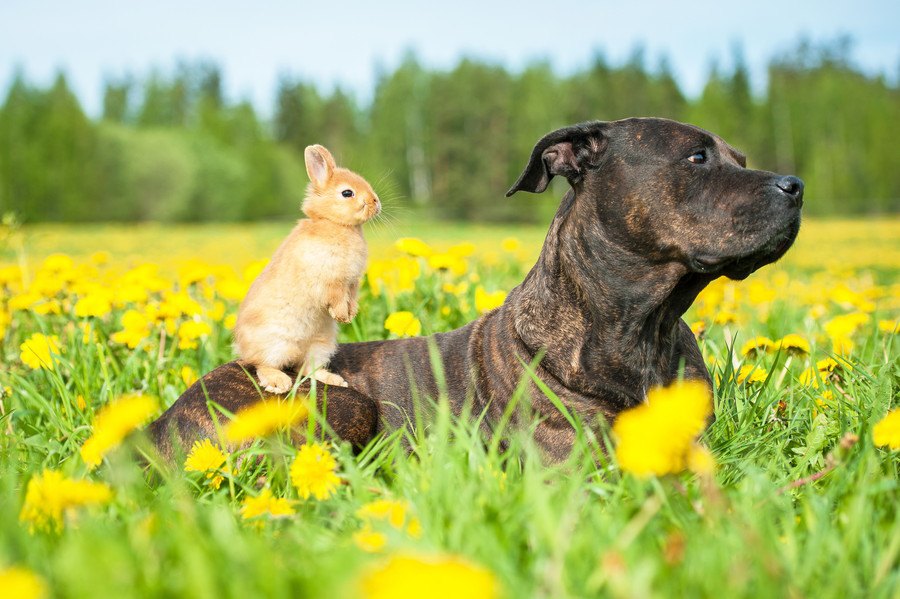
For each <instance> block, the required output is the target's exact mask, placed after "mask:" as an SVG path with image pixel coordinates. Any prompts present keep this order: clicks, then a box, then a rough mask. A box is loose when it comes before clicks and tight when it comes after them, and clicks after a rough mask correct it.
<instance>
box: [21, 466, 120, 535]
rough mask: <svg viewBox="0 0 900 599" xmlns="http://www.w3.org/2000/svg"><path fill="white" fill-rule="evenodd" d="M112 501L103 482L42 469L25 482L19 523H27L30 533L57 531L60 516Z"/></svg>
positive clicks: (108, 489) (61, 523)
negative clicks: (69, 476)
mask: <svg viewBox="0 0 900 599" xmlns="http://www.w3.org/2000/svg"><path fill="white" fill-rule="evenodd" d="M111 498H112V491H111V490H110V488H109V487H108V486H106V485H105V484H103V483H95V482H92V481H87V480H77V479H71V478H66V477H65V476H63V475H62V473H61V472H57V471H56V470H44V471H43V472H42V473H41V474H38V475H35V476H34V477H32V478H31V480H29V481H28V487H27V488H26V489H25V503H24V504H23V505H22V511H21V512H19V520H21V521H22V522H28V523H29V526H30V529H31V531H32V532H34V530H35V529H38V530H53V531H59V530H60V529H61V528H62V525H63V516H64V515H66V514H68V513H71V512H73V511H74V510H75V508H78V507H81V506H87V505H99V504H102V503H106V502H108V501H109V500H110V499H111Z"/></svg>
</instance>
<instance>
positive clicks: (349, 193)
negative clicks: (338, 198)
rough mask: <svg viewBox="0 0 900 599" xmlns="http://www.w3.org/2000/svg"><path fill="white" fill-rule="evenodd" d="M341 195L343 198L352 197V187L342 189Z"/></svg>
mask: <svg viewBox="0 0 900 599" xmlns="http://www.w3.org/2000/svg"><path fill="white" fill-rule="evenodd" d="M341 195H342V196H344V197H345V198H352V197H353V190H352V189H345V190H344V191H342V192H341Z"/></svg>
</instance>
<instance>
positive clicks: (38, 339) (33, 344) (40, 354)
mask: <svg viewBox="0 0 900 599" xmlns="http://www.w3.org/2000/svg"><path fill="white" fill-rule="evenodd" d="M19 349H20V350H22V351H21V353H20V354H19V357H20V358H21V359H22V362H24V363H25V365H26V366H28V367H29V368H31V369H32V370H38V369H40V368H46V369H47V370H53V356H58V355H59V354H60V346H59V337H57V336H56V335H43V334H41V333H34V334H33V335H31V337H29V338H28V339H27V340H26V341H25V342H24V343H22V344H21V345H20V346H19Z"/></svg>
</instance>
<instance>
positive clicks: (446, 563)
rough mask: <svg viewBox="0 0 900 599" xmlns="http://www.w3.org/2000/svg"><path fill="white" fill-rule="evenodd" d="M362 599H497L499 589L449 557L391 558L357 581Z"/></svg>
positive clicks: (488, 575)
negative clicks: (463, 598) (462, 598)
mask: <svg viewBox="0 0 900 599" xmlns="http://www.w3.org/2000/svg"><path fill="white" fill-rule="evenodd" d="M359 586H360V591H361V596H362V597H364V598H365V599H420V598H421V597H428V598H429V599H459V598H460V597H465V598H466V599H497V598H498V597H500V585H499V583H498V582H497V578H496V577H495V576H494V574H493V573H492V572H491V571H490V570H487V569H486V568H484V567H482V566H479V565H477V564H473V563H471V562H469V561H468V560H465V559H463V558H461V557H457V556H452V555H438V556H416V555H404V554H399V555H393V556H391V557H389V558H387V559H386V560H385V561H384V562H382V563H380V564H378V565H377V566H375V567H374V568H372V569H370V570H368V571H366V572H365V573H364V574H363V576H362V578H361V579H360V581H359Z"/></svg>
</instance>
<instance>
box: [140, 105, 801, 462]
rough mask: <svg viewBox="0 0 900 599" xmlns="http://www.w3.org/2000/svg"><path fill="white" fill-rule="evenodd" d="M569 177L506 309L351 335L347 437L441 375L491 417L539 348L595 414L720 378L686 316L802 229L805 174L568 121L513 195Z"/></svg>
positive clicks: (249, 387)
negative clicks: (406, 330) (753, 166)
mask: <svg viewBox="0 0 900 599" xmlns="http://www.w3.org/2000/svg"><path fill="white" fill-rule="evenodd" d="M556 175H560V176H563V177H565V178H566V179H567V180H568V181H569V184H570V185H571V189H570V190H569V191H568V192H567V193H566V195H565V196H564V197H563V199H562V203H561V205H560V207H559V210H558V211H557V213H556V216H555V218H554V219H553V222H552V224H551V225H550V230H549V232H548V233H547V238H546V240H545V242H544V246H543V249H542V251H541V254H540V258H539V259H538V261H537V263H536V264H535V265H534V267H533V268H532V269H531V272H529V273H528V276H526V277H525V280H524V281H523V282H522V284H521V285H519V286H518V287H516V288H515V289H513V290H512V291H511V292H510V293H509V295H508V297H507V299H506V302H505V303H504V304H503V305H502V306H501V307H500V308H497V309H496V310H493V311H491V312H488V313H486V314H484V315H483V316H482V317H481V318H479V319H478V320H476V321H474V322H472V323H470V324H468V325H466V326H464V327H462V328H460V329H456V330H454V331H450V332H449V333H438V334H436V335H432V336H431V337H427V338H415V339H398V340H390V341H371V342H366V343H349V344H344V345H341V346H340V348H339V350H338V352H337V354H336V355H335V356H334V358H333V359H332V361H331V364H330V366H331V369H332V370H333V371H334V372H337V373H338V374H340V375H341V376H342V377H344V379H346V380H347V382H348V383H349V385H350V387H349V388H340V387H329V388H327V422H328V424H329V425H330V426H331V428H332V429H333V430H334V431H335V433H336V434H337V435H338V436H339V437H340V438H342V439H344V440H346V441H349V442H350V443H352V444H353V445H355V446H357V447H359V446H363V445H365V444H366V443H367V442H368V441H370V440H371V439H372V438H373V437H375V436H376V435H377V434H379V433H380V432H381V431H384V430H391V429H395V428H397V427H401V426H404V425H405V424H406V423H408V422H411V421H415V420H414V416H413V412H414V408H415V405H416V403H417V401H418V400H417V399H416V398H420V397H429V396H430V397H436V396H437V395H438V393H439V387H440V388H442V389H443V391H444V392H445V393H446V395H447V396H448V397H449V401H450V404H451V407H452V408H453V410H454V411H456V412H457V413H460V412H461V410H462V409H463V406H465V405H466V404H467V402H468V403H469V405H470V406H471V409H472V412H471V413H473V414H476V415H477V414H481V413H482V412H485V413H486V416H485V418H484V420H483V422H484V426H485V427H486V428H487V429H490V428H491V427H492V426H494V425H496V424H497V423H498V422H499V421H500V419H501V415H502V414H503V412H504V408H505V407H506V405H507V402H508V400H509V398H510V397H511V396H512V395H513V393H514V390H515V389H516V387H517V385H519V384H520V381H522V380H523V377H524V376H527V374H526V372H525V370H524V367H523V363H524V364H529V363H531V362H532V361H533V360H534V359H535V357H536V356H538V355H539V354H540V353H543V357H542V358H541V359H540V362H539V363H538V364H537V366H536V368H535V372H536V374H537V376H538V377H539V378H540V379H541V380H542V381H543V382H544V383H546V385H547V386H548V387H549V388H550V389H552V390H553V392H554V393H556V394H557V395H558V396H559V398H560V399H561V400H562V401H563V403H564V404H565V405H566V406H567V407H568V409H569V410H570V411H572V412H575V413H577V414H578V415H579V416H580V417H581V418H582V419H584V420H585V421H591V420H592V419H594V418H595V417H596V416H598V415H603V416H604V417H606V418H608V419H613V418H615V416H616V414H618V413H619V412H621V411H622V410H624V409H626V408H629V407H632V406H635V405H637V404H639V403H641V402H642V401H643V400H644V396H645V394H646V392H647V390H648V389H649V388H650V387H653V386H655V385H665V384H668V383H670V382H672V381H673V380H675V379H676V378H677V377H678V376H679V373H680V372H683V376H684V377H685V378H688V379H699V380H701V381H705V382H706V383H707V384H710V378H709V373H708V372H707V371H706V367H705V366H704V363H703V358H702V356H701V354H700V350H699V348H698V346H697V342H696V340H695V339H694V336H693V335H692V334H691V331H690V329H689V328H688V326H687V324H686V323H685V322H684V321H683V320H682V319H681V316H682V314H684V312H685V310H687V309H688V307H689V306H690V305H691V303H692V302H693V301H694V298H695V297H696V296H697V294H698V293H700V291H701V290H702V289H703V288H704V287H706V285H707V284H709V282H710V281H712V280H713V279H715V278H717V277H719V276H723V275H724V276H727V277H729V278H732V279H744V278H746V277H747V276H748V275H749V274H750V273H752V272H753V271H755V270H756V269H757V268H759V267H761V266H763V265H765V264H769V263H771V262H774V261H775V260H777V259H778V258H780V257H781V256H782V255H783V254H784V252H785V251H786V250H787V249H788V247H790V245H791V243H793V241H794V239H795V237H796V236H797V233H798V231H799V228H800V207H801V205H802V199H803V182H802V181H801V180H800V179H798V178H797V177H792V176H782V175H777V174H774V173H770V172H766V171H759V170H750V169H747V168H746V162H745V158H744V156H743V154H741V153H740V152H738V151H737V150H735V149H734V148H732V147H731V146H730V145H728V144H727V143H725V141H723V140H722V139H721V138H719V137H717V136H716V135H713V134H711V133H709V132H707V131H704V130H702V129H699V128H697V127H694V126H691V125H685V124H681V123H677V122H673V121H669V120H665V119H657V118H639V119H637V118H636V119H625V120H621V121H615V122H599V121H596V122H587V123H582V124H578V125H574V126H571V127H565V128H563V129H559V130H557V131H553V132H552V133H550V134H548V135H546V136H545V137H544V138H542V139H541V140H540V141H538V143H537V145H536V146H535V147H534V151H533V152H532V154H531V158H530V160H529V162H528V165H527V166H526V167H525V171H524V172H523V173H522V175H521V176H520V177H519V180H518V181H517V182H516V183H515V185H513V187H512V188H511V189H510V190H509V192H508V193H507V194H506V195H507V196H509V195H512V194H513V193H515V192H517V191H529V192H532V193H540V192H542V191H544V190H545V189H546V188H547V186H548V184H549V182H550V180H551V179H552V178H553V177H554V176H556ZM433 359H434V361H436V362H438V363H439V364H440V366H441V369H442V372H443V376H442V378H443V382H442V383H441V384H440V385H439V383H438V380H437V379H439V378H441V377H436V376H435V374H434V369H433V363H434V361H433ZM254 379H255V376H254V373H253V372H252V370H251V371H250V372H247V371H246V370H245V368H244V367H243V366H242V365H241V364H240V363H238V362H231V363H229V364H225V365H223V366H220V367H219V368H217V369H215V370H213V371H212V372H210V373H209V374H207V375H206V376H205V377H203V379H202V381H200V382H197V383H195V384H194V385H193V386H192V387H191V388H190V389H188V390H187V391H186V392H185V393H184V395H182V396H181V397H180V398H179V399H178V400H177V401H176V402H175V403H174V404H173V405H172V407H170V408H169V409H168V410H167V411H166V413H165V414H163V415H162V416H161V417H160V418H159V419H158V420H157V421H156V422H155V423H153V424H152V425H151V427H150V432H151V436H152V438H153V439H154V441H155V442H156V444H157V447H158V448H159V449H160V451H161V452H162V453H163V454H164V455H171V454H172V451H173V449H174V447H173V442H174V443H176V444H178V443H180V444H181V445H182V446H183V447H189V444H190V443H192V442H193V440H195V439H198V438H203V437H213V436H215V429H214V426H213V421H212V419H211V416H210V411H209V409H208V408H207V397H209V399H210V400H212V401H214V402H216V403H218V404H220V405H221V406H223V407H224V408H226V409H228V410H230V411H236V410H238V409H240V408H243V407H245V406H248V405H250V404H252V403H254V402H256V401H259V400H260V399H261V398H262V397H263V394H261V393H260V391H259V390H258V388H257V386H256V385H255V384H254ZM529 384H530V381H529ZM307 390H308V386H307V385H306V383H304V384H303V385H301V386H300V391H301V392H306V391H307ZM319 392H320V393H321V389H320V391H319ZM530 396H531V405H532V410H533V412H535V413H536V415H537V416H539V417H540V424H539V425H538V426H537V429H536V431H535V438H536V440H537V442H538V443H539V444H540V445H541V447H542V448H543V449H544V450H545V451H546V453H547V455H548V457H549V458H550V459H561V458H563V457H565V456H566V455H567V454H568V453H569V451H570V449H571V446H572V442H573V439H574V431H573V429H572V427H571V426H570V424H569V422H568V421H567V420H566V418H565V417H564V416H563V415H562V414H561V413H560V412H559V410H557V408H556V407H554V405H553V404H552V403H551V402H550V401H549V400H548V399H547V398H546V397H545V395H544V394H543V393H541V392H540V391H539V390H538V389H537V387H536V386H535V385H533V384H531V388H530Z"/></svg>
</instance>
